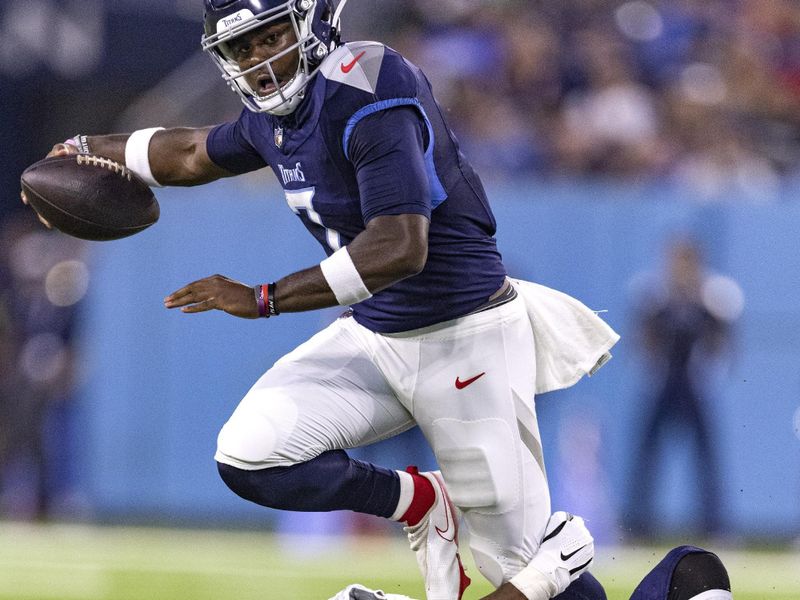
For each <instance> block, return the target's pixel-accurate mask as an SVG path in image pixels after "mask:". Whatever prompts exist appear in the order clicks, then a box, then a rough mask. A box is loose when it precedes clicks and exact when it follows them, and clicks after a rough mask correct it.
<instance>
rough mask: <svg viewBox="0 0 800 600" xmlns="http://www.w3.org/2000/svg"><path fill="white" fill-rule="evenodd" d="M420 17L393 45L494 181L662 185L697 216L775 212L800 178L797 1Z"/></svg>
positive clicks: (529, 8) (510, 9)
mask: <svg viewBox="0 0 800 600" xmlns="http://www.w3.org/2000/svg"><path fill="white" fill-rule="evenodd" d="M412 6H413V7H414V9H413V10H412V11H407V12H406V14H405V15H404V17H405V23H406V26H405V27H404V28H402V29H400V30H399V31H398V32H397V34H396V37H395V39H394V40H393V44H394V45H398V46H399V47H400V49H401V50H402V51H403V52H404V53H405V54H406V55H408V56H409V58H411V59H412V60H414V61H415V62H417V63H418V64H420V65H421V66H422V67H423V68H424V69H426V72H427V73H428V74H429V76H430V77H431V80H432V81H433V83H434V85H435V86H436V87H437V89H438V90H439V97H440V100H441V102H442V104H443V105H444V108H445V110H446V111H448V113H449V114H450V118H451V121H452V122H453V125H454V128H455V130H456V133H457V134H458V135H459V139H460V140H461V143H462V146H463V148H464V150H465V152H466V153H467V154H468V155H469V156H470V159H471V161H472V162H473V163H474V164H475V165H476V167H477V169H478V171H479V172H480V173H481V174H482V175H483V176H484V177H487V178H491V177H508V176H512V175H513V176H519V175H525V174H528V175H530V174H538V175H544V176H553V175H557V176H578V177H580V176H584V175H593V176H598V175H599V176H610V177H618V178H619V177H621V178H623V179H626V180H641V179H655V180H661V179H665V180H668V181H669V180H671V181H676V182H678V183H680V184H681V185H683V186H686V187H687V188H688V190H689V191H690V194H689V197H692V198H697V199H699V200H709V199H711V200H720V199H725V198H727V197H730V196H731V193H733V194H734V195H736V196H737V197H742V196H743V197H745V198H755V199H759V200H764V199H769V200H772V199H775V198H777V194H776V192H777V190H778V185H779V178H780V176H782V175H793V174H796V173H797V171H798V166H800V3H797V2H794V1H793V0H776V1H775V2H768V3H764V2H760V1H759V0H740V1H738V2H729V1H727V0H678V1H671V2H667V1H666V0H628V1H626V0H615V1H614V2H609V1H608V0H591V1H590V0H542V1H541V2H535V3H533V2H525V1H522V0H518V1H515V0H506V1H502V2H492V3H488V2H487V3H471V2H463V1H459V0H451V1H449V2H446V3H437V4H436V5H435V8H431V6H432V5H431V4H430V3H429V2H415V3H413V4H412ZM391 10H392V9H387V11H390V12H391ZM396 22H399V20H397V19H396Z"/></svg>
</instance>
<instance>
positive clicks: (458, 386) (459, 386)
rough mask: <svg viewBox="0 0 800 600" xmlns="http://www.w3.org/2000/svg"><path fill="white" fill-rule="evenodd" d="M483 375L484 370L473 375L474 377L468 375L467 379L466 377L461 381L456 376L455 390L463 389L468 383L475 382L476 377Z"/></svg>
mask: <svg viewBox="0 0 800 600" xmlns="http://www.w3.org/2000/svg"><path fill="white" fill-rule="evenodd" d="M484 375H486V371H484V372H483V373H478V374H477V375H475V377H470V378H469V379H466V380H464V381H461V380H460V379H459V378H458V377H456V389H457V390H463V389H464V388H465V387H467V386H468V385H469V384H470V383H474V382H476V381H477V380H478V379H480V378H481V377H483V376H484Z"/></svg>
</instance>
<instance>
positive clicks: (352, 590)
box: [330, 583, 413, 600]
mask: <svg viewBox="0 0 800 600" xmlns="http://www.w3.org/2000/svg"><path fill="white" fill-rule="evenodd" d="M330 600H413V599H412V598H409V597H408V596H403V595H400V594H385V593H383V592H382V591H381V590H371V589H369V588H368V587H364V586H363V585H360V584H358V583H354V584H352V585H348V586H347V587H346V588H344V589H343V590H342V591H341V592H339V593H338V594H336V595H335V596H334V597H333V598H331V599H330Z"/></svg>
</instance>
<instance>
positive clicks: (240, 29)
mask: <svg viewBox="0 0 800 600" xmlns="http://www.w3.org/2000/svg"><path fill="white" fill-rule="evenodd" d="M346 2H347V0H341V2H339V5H338V7H337V8H336V10H335V11H334V10H333V0H289V1H288V2H287V1H285V0H205V15H204V29H205V33H204V35H203V39H202V46H203V50H204V51H206V52H208V53H209V54H210V55H211V57H212V58H213V59H214V62H215V63H216V65H217V66H218V67H219V68H220V70H221V71H222V77H223V79H224V80H225V81H226V82H227V83H228V85H229V86H230V87H231V88H232V89H233V90H234V91H235V92H236V93H237V94H239V96H240V97H241V99H242V102H244V105H245V106H246V107H247V108H249V109H250V110H252V111H253V112H268V113H271V114H274V115H287V114H289V113H291V112H292V111H294V109H295V108H297V106H298V105H299V104H300V101H301V100H302V99H303V94H304V92H305V89H306V86H308V84H309V81H310V80H311V78H312V77H313V76H314V74H316V72H317V70H318V69H319V65H320V63H321V62H322V60H323V59H324V58H325V57H326V56H327V55H328V54H329V53H330V52H331V51H332V50H333V49H335V48H336V46H338V45H339V43H340V42H339V17H340V15H341V11H342V9H343V8H344V5H345V4H346ZM286 19H288V20H289V22H290V23H291V24H292V27H293V28H294V33H295V36H296V37H297V41H296V42H295V43H294V44H293V45H292V46H290V47H288V48H286V49H285V50H284V51H282V52H281V53H279V54H278V55H276V56H273V57H271V58H269V59H267V60H265V61H263V62H261V63H258V64H256V65H255V66H253V67H249V68H248V69H247V70H245V71H242V70H241V69H240V68H239V65H238V64H237V62H236V61H235V60H234V57H233V55H232V54H231V52H230V47H229V46H228V43H229V42H230V41H231V40H233V39H235V38H236V37H238V36H240V35H242V34H244V33H247V32H249V31H252V30H253V29H256V28H258V27H261V26H263V25H267V24H269V23H274V22H276V21H280V20H286ZM290 52H298V53H299V55H300V60H299V62H298V66H297V72H296V73H295V74H294V76H293V77H292V78H291V79H290V80H289V81H287V82H285V83H283V85H279V82H278V79H277V78H276V77H275V72H274V71H273V68H272V63H273V62H274V61H276V60H278V59H280V58H282V57H283V56H285V55H286V54H288V53H290ZM264 67H266V68H267V70H268V72H269V74H270V76H271V77H272V82H273V84H274V85H275V91H273V92H271V93H269V94H268V95H266V96H259V95H258V94H257V93H256V92H255V91H254V90H253V88H252V87H251V86H250V84H248V83H247V81H246V80H245V75H248V74H250V73H252V72H254V71H257V70H259V69H264Z"/></svg>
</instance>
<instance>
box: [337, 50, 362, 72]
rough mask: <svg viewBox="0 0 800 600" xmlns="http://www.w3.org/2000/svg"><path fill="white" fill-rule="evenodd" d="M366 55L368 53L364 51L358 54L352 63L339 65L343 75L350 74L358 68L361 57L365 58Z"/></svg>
mask: <svg viewBox="0 0 800 600" xmlns="http://www.w3.org/2000/svg"><path fill="white" fill-rule="evenodd" d="M366 53H367V51H366V50H362V51H361V52H359V53H358V54H356V57H355V58H354V59H353V60H352V61H350V62H349V63H347V64H344V63H341V64H340V65H339V67H340V68H341V69H342V73H349V72H350V71H352V70H353V67H355V66H356V63H357V62H358V61H359V60H361V57H362V56H364V55H365V54H366Z"/></svg>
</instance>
